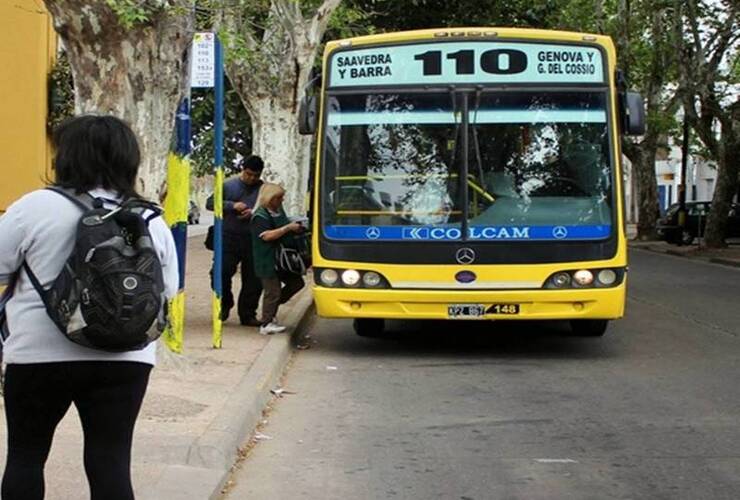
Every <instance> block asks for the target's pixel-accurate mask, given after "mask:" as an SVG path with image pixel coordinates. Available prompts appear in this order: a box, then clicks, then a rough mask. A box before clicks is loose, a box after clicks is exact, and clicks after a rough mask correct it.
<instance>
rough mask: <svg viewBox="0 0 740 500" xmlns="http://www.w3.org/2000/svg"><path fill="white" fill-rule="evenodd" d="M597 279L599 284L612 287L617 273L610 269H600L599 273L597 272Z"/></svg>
mask: <svg viewBox="0 0 740 500" xmlns="http://www.w3.org/2000/svg"><path fill="white" fill-rule="evenodd" d="M597 277H598V279H599V283H601V284H602V285H606V286H610V285H613V284H614V282H616V281H617V273H615V272H614V271H612V270H611V269H602V270H601V271H599V274H598V275H597Z"/></svg>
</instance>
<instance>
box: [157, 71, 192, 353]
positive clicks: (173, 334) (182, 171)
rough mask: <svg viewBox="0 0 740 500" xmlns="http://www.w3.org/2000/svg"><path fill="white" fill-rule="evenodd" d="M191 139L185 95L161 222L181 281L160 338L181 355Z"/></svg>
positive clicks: (180, 107)
mask: <svg viewBox="0 0 740 500" xmlns="http://www.w3.org/2000/svg"><path fill="white" fill-rule="evenodd" d="M188 87H189V85H188ZM190 135H191V127H190V96H189V95H188V96H186V97H184V98H183V99H182V101H181V102H180V105H179V106H178V108H177V114H176V117H175V140H174V147H173V150H172V151H171V152H170V154H169V157H168V159H167V194H166V196H165V199H164V218H165V221H166V222H167V225H168V226H169V227H170V230H171V231H172V236H173V238H174V240H175V248H176V249H177V264H178V271H179V276H180V281H179V283H178V290H177V295H175V297H174V298H173V299H172V300H171V301H170V303H169V325H168V326H167V328H166V329H165V331H164V332H163V334H162V338H163V341H164V343H165V345H167V347H168V348H169V349H170V350H171V351H173V352H176V353H182V349H183V338H184V332H185V257H186V253H187V243H188V209H189V204H190Z"/></svg>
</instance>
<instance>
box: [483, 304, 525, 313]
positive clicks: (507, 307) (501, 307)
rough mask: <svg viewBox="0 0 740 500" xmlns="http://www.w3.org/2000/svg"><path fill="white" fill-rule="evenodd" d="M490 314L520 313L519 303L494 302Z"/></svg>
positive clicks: (489, 310) (489, 309)
mask: <svg viewBox="0 0 740 500" xmlns="http://www.w3.org/2000/svg"><path fill="white" fill-rule="evenodd" d="M488 314H519V304H492V305H491V307H489V308H488Z"/></svg>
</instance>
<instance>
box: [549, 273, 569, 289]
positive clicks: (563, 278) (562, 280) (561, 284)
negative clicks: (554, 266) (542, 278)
mask: <svg viewBox="0 0 740 500" xmlns="http://www.w3.org/2000/svg"><path fill="white" fill-rule="evenodd" d="M552 284H553V285H555V286H556V287H557V288H565V287H567V286H568V285H570V274H568V273H557V274H556V275H555V276H553V277H552Z"/></svg>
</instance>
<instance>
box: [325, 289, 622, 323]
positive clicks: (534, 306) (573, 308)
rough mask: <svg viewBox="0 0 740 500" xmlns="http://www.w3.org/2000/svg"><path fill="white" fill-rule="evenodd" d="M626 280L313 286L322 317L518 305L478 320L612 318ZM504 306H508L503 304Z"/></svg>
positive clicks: (445, 314) (415, 315) (433, 315)
mask: <svg viewBox="0 0 740 500" xmlns="http://www.w3.org/2000/svg"><path fill="white" fill-rule="evenodd" d="M626 288H627V287H626V282H623V283H622V284H621V285H620V286H618V287H615V288H590V289H569V290H475V291H468V290H466V291H457V290H393V289H383V290H367V289H348V288H325V287H320V286H314V288H313V293H314V299H315V301H316V309H317V312H318V315H319V316H321V317H324V318H383V319H452V318H450V312H449V306H457V305H462V304H466V305H467V304H476V305H477V304H481V305H483V306H484V307H485V309H486V311H488V310H489V309H490V308H491V306H493V305H495V304H507V305H508V304H518V306H519V307H518V313H517V314H496V313H486V314H485V315H483V316H480V317H477V318H470V317H464V318H459V319H481V320H492V319H496V320H558V319H561V320H565V319H618V318H621V317H622V316H623V315H624V301H625V291H626ZM504 309H505V310H506V309H508V310H511V309H509V308H504Z"/></svg>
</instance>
